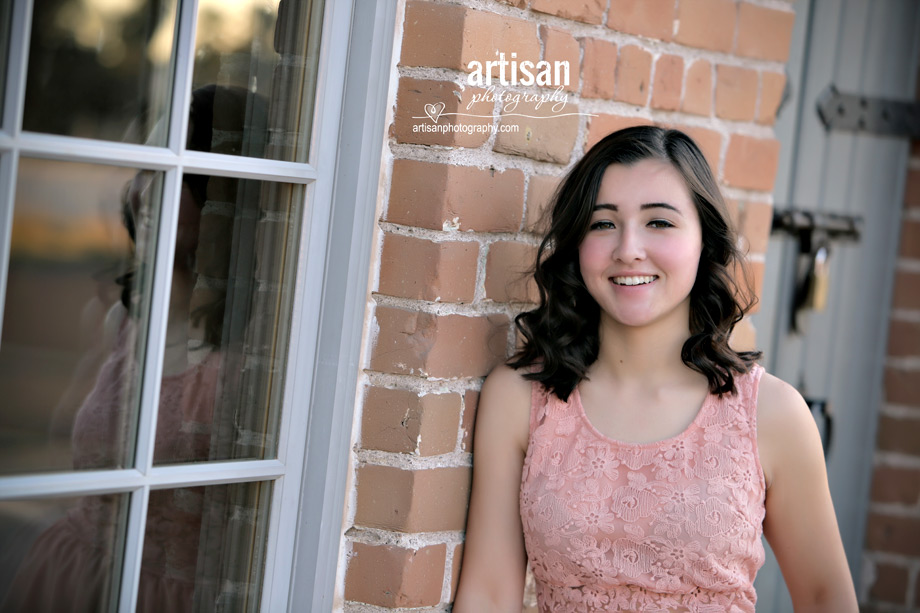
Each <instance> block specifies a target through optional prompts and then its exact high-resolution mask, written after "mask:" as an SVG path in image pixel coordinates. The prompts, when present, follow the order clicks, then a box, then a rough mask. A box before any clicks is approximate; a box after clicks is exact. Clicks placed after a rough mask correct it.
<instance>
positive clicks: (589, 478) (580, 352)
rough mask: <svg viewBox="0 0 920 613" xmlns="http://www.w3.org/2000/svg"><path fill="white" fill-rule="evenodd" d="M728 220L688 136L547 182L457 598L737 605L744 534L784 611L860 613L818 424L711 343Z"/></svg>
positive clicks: (496, 388) (490, 424) (651, 133)
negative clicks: (770, 566)
mask: <svg viewBox="0 0 920 613" xmlns="http://www.w3.org/2000/svg"><path fill="white" fill-rule="evenodd" d="M738 262H739V253H738V252H737V250H736V248H735V235H734V233H733V232H732V230H731V227H730V224H729V222H728V216H727V213H726V210H725V205H724V202H723V200H722V197H721V195H720V193H719V189H718V186H717V185H716V181H715V179H714V178H713V176H712V173H711V171H710V169H709V167H708V165H707V163H706V161H705V158H704V157H703V155H702V154H701V153H700V151H699V149H698V148H697V146H696V145H695V144H694V143H693V141H692V140H691V139H690V138H689V137H687V136H686V135H685V134H683V133H681V132H679V131H676V130H665V129H662V128H657V127H636V128H628V129H625V130H621V131H619V132H615V133H613V134H611V135H609V136H607V137H606V138H605V139H603V140H602V141H600V142H599V143H598V144H597V145H595V146H594V147H593V148H592V149H591V150H590V151H589V152H588V153H587V154H586V155H585V156H584V158H582V159H581V160H580V161H579V162H578V163H577V164H576V165H575V166H574V168H573V169H572V171H571V172H570V173H569V175H568V176H567V177H566V179H565V180H564V181H563V183H562V185H561V187H560V188H559V190H558V192H557V194H556V197H555V202H554V205H553V208H552V216H551V223H550V227H549V230H548V232H547V235H546V237H545V238H544V240H543V242H542V244H541V245H540V249H539V251H538V256H537V266H536V270H535V278H536V282H537V285H538V287H539V290H540V306H539V307H538V308H537V309H535V310H533V311H530V312H528V313H524V314H522V315H520V316H519V317H518V318H517V321H516V323H517V327H518V329H519V331H520V333H521V335H522V337H523V339H524V342H523V345H522V348H521V349H520V351H519V352H518V353H517V354H516V355H515V356H513V358H512V360H511V361H510V362H509V364H508V365H505V366H501V367H499V368H497V369H496V370H495V371H493V372H492V374H490V375H489V377H488V378H487V379H486V382H485V384H484V386H483V389H482V394H481V399H480V404H479V411H478V415H477V423H476V433H475V436H476V452H475V458H474V476H473V492H472V499H471V502H470V511H469V519H468V524H467V532H466V545H465V547H464V556H463V567H462V572H461V576H460V586H459V591H458V595H457V599H456V603H455V605H454V609H453V610H454V611H455V612H458V613H482V612H488V611H509V612H510V611H515V612H517V611H520V610H521V599H522V591H523V585H524V574H525V567H526V565H527V563H528V561H529V563H530V566H531V568H532V569H533V573H534V578H535V580H536V587H537V600H538V603H539V606H540V610H541V612H544V613H547V612H551V611H552V612H555V611H585V612H591V611H617V610H623V611H656V612H665V611H667V612H691V613H696V612H699V613H703V612H706V613H715V612H717V611H727V612H735V613H748V612H751V613H753V611H754V603H755V601H756V595H755V593H754V588H753V581H754V576H755V574H756V572H757V569H758V568H759V567H760V566H761V565H762V564H763V561H764V550H763V547H762V545H761V539H760V537H761V534H765V535H766V537H767V539H768V540H769V542H770V545H771V547H772V548H773V550H774V552H775V553H776V556H777V559H778V560H779V563H780V567H781V569H782V571H783V576H784V578H785V580H786V584H787V586H788V587H789V591H790V593H791V595H792V600H793V603H794V605H795V610H796V612H797V613H798V612H802V611H826V612H828V613H831V612H833V613H848V612H854V613H855V612H856V611H857V604H856V596H855V593H854V589H853V584H852V580H851V578H850V573H849V570H848V568H847V563H846V558H845V556H844V551H843V546H842V543H841V540H840V535H839V532H838V529H837V522H836V518H835V515H834V509H833V505H832V503H831V498H830V493H829V491H828V486H827V475H826V472H825V468H824V456H823V453H822V449H821V442H820V438H819V436H818V432H817V428H816V427H815V424H814V421H813V420H812V418H811V415H810V413H809V411H808V407H807V406H806V405H805V402H804V401H803V400H802V397H801V396H800V395H799V394H798V392H796V391H795V389H793V388H792V387H791V386H789V385H787V384H786V383H784V382H782V381H780V380H779V379H776V378H775V377H773V376H771V375H769V374H766V373H764V371H763V369H762V368H761V367H760V366H759V365H757V364H755V360H756V359H758V358H759V357H760V354H759V352H737V351H735V350H733V349H732V348H731V347H730V346H729V337H730V335H731V332H732V328H733V327H734V325H735V324H736V323H737V322H738V321H739V320H740V318H741V316H742V314H743V313H744V311H745V309H746V308H747V306H749V305H745V304H741V303H739V300H740V299H741V296H743V295H744V294H743V293H742V292H739V289H738V288H737V287H736V286H735V284H734V283H733V282H732V276H731V275H732V272H733V271H734V270H735V269H736V266H737V264H738Z"/></svg>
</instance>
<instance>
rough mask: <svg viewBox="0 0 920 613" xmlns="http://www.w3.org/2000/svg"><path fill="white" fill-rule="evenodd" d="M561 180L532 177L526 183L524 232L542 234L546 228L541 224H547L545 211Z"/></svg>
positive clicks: (549, 177) (548, 177)
mask: <svg viewBox="0 0 920 613" xmlns="http://www.w3.org/2000/svg"><path fill="white" fill-rule="evenodd" d="M560 181H561V179H560V178H559V177H551V176H545V175H534V176H532V177H530V181H528V183H527V207H526V211H525V212H524V230H526V231H528V232H534V233H536V234H542V233H543V232H545V231H546V230H547V229H548V228H545V227H543V224H547V223H548V222H549V220H548V219H546V218H545V215H546V214H548V213H547V212H546V211H547V209H548V208H549V206H550V205H551V204H552V199H553V195H554V194H555V192H556V188H557V187H558V186H559V183H560Z"/></svg>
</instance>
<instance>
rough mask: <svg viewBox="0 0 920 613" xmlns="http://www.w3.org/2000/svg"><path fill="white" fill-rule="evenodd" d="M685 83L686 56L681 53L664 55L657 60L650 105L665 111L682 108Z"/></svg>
mask: <svg viewBox="0 0 920 613" xmlns="http://www.w3.org/2000/svg"><path fill="white" fill-rule="evenodd" d="M683 84H684V58H682V57H681V56H679V55H669V54H664V55H662V56H661V57H659V58H658V61H656V62H655V80H654V82H653V85H652V101H651V105H650V106H651V107H652V108H656V109H662V110H664V111H676V110H677V109H678V108H680V95H681V89H682V88H683Z"/></svg>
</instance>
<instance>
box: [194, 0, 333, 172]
mask: <svg viewBox="0 0 920 613" xmlns="http://www.w3.org/2000/svg"><path fill="white" fill-rule="evenodd" d="M322 10H323V3H322V1H321V0H284V1H283V2H280V0H199V2H198V31H197V33H196V35H195V36H196V40H195V67H194V73H193V77H192V80H193V85H192V87H193V89H195V90H196V93H197V97H196V100H193V105H194V104H196V103H197V104H207V105H208V107H209V109H213V112H211V111H209V112H208V113H207V115H208V119H209V121H210V120H213V125H214V128H215V130H216V132H215V138H214V140H213V141H211V142H201V141H199V140H196V139H194V138H193V136H192V135H190V139H189V140H190V142H189V145H188V146H189V148H190V149H195V150H199V151H214V152H217V153H227V154H232V155H245V156H249V157H257V158H267V159H273V160H284V161H294V162H306V161H307V152H308V145H309V140H310V130H311V122H312V117H313V98H314V94H315V87H316V68H317V61H318V58H319V44H320V36H321V25H322ZM195 114H196V110H195V109H194V108H193V109H192V115H193V116H194V115H195Z"/></svg>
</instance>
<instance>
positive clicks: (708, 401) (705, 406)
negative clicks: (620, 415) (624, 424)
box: [572, 385, 716, 448]
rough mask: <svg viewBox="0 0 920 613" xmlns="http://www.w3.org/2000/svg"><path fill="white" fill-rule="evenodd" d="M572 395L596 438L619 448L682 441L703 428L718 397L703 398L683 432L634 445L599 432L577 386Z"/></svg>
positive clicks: (710, 393)
mask: <svg viewBox="0 0 920 613" xmlns="http://www.w3.org/2000/svg"><path fill="white" fill-rule="evenodd" d="M572 395H573V397H574V398H573V401H574V404H575V405H576V407H577V409H578V416H579V417H580V418H581V420H582V422H584V424H585V425H586V426H587V427H588V429H590V430H591V432H593V433H594V434H595V436H597V437H599V438H601V439H602V440H604V441H606V442H608V443H611V444H614V445H617V446H618V447H636V448H641V447H658V446H661V445H663V444H665V443H670V442H671V441H676V440H679V439H682V438H684V437H685V436H687V434H689V433H690V431H691V430H696V429H698V428H700V427H701V426H700V424H699V422H700V421H701V420H702V418H703V415H705V414H706V412H707V411H709V409H710V407H711V406H712V403H713V400H714V399H715V397H716V395H715V394H713V393H712V392H711V391H709V392H707V393H706V397H705V398H703V403H702V404H701V405H700V408H699V410H697V412H696V415H695V416H694V417H693V421H691V422H690V423H689V424H688V425H687V427H686V428H684V429H683V430H682V431H680V432H679V433H677V434H675V435H674V436H669V437H667V438H663V439H660V440H657V441H649V442H647V443H632V442H629V441H621V440H620V439H616V438H612V437H610V436H607V435H606V434H604V433H603V432H601V431H600V430H598V429H597V428H596V427H595V425H594V424H593V423H591V419H590V418H589V417H588V414H587V413H585V407H584V405H583V404H582V403H581V390H580V389H579V387H578V386H577V385H576V386H575V389H574V390H572Z"/></svg>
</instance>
